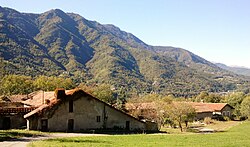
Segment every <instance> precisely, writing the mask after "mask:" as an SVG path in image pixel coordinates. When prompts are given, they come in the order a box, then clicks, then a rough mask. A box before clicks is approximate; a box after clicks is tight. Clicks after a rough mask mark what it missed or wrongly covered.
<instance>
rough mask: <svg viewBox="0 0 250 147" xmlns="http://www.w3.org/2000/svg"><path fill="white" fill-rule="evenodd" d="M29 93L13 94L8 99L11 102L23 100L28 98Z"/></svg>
mask: <svg viewBox="0 0 250 147" xmlns="http://www.w3.org/2000/svg"><path fill="white" fill-rule="evenodd" d="M27 97H28V95H11V96H9V97H8V99H9V100H10V101H11V102H22V101H23V100H25V99H27Z"/></svg>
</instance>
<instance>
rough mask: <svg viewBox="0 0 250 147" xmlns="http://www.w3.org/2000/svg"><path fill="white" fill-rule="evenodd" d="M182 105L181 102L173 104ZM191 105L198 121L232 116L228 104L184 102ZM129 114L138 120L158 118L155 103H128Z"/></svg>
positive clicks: (231, 108)
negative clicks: (206, 118)
mask: <svg viewBox="0 0 250 147" xmlns="http://www.w3.org/2000/svg"><path fill="white" fill-rule="evenodd" d="M173 103H181V102H173ZM184 103H188V104H190V106H192V107H193V108H194V109H195V112H196V117H195V119H196V120H201V119H204V118H205V117H210V118H214V116H222V117H224V116H227V117H229V118H230V117H231V116H232V111H233V109H234V108H233V107H232V106H230V105H229V104H227V103H198V102H184ZM125 107H126V109H127V111H128V113H129V114H134V115H136V116H137V117H138V118H140V119H141V118H142V119H148V120H154V121H156V118H157V111H156V105H155V103H152V102H151V103H127V104H126V105H125Z"/></svg>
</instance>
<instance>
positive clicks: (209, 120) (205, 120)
mask: <svg viewBox="0 0 250 147" xmlns="http://www.w3.org/2000/svg"><path fill="white" fill-rule="evenodd" d="M204 123H205V124H207V125H208V124H212V123H214V120H213V119H212V118H211V117H205V118H204Z"/></svg>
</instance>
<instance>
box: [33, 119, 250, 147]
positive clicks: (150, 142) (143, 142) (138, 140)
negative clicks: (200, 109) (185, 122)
mask: <svg viewBox="0 0 250 147" xmlns="http://www.w3.org/2000/svg"><path fill="white" fill-rule="evenodd" d="M29 146H35V147H39V146H143V147H147V146H157V147H158V146H192V147H196V146H197V147H200V146H204V147H205V146H206V147H207V146H213V147H214V146H225V147H229V146H237V147H238V146H240V147H243V146H250V122H243V123H242V124H240V125H237V126H235V127H232V128H231V129H229V130H227V131H225V132H218V133H212V134H194V133H193V134H163V135H159V134H138V135H110V136H92V137H74V138H59V139H49V140H44V141H38V142H33V143H31V144H29Z"/></svg>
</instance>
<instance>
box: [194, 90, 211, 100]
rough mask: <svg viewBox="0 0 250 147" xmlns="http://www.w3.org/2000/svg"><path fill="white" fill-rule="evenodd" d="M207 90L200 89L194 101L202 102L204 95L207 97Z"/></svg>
mask: <svg viewBox="0 0 250 147" xmlns="http://www.w3.org/2000/svg"><path fill="white" fill-rule="evenodd" d="M208 95H209V94H208V92H206V91H202V92H201V93H200V94H199V95H198V96H197V97H196V99H195V101H196V102H202V101H204V99H205V98H206V97H208Z"/></svg>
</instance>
